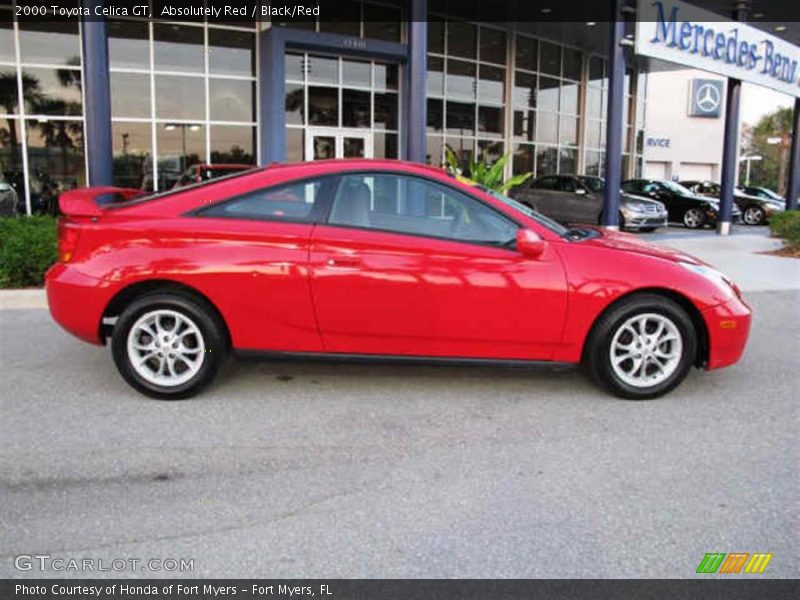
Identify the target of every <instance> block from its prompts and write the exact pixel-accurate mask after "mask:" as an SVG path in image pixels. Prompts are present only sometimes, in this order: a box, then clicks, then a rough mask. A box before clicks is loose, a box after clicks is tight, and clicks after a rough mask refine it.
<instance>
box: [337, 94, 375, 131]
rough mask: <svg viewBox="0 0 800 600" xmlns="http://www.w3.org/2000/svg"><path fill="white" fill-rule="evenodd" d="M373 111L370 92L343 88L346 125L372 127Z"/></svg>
mask: <svg viewBox="0 0 800 600" xmlns="http://www.w3.org/2000/svg"><path fill="white" fill-rule="evenodd" d="M371 113H372V111H371V110H370V97H369V92H364V91H361V90H348V89H344V90H342V125H343V126H344V127H367V128H368V127H370V123H371V120H372V114H371Z"/></svg>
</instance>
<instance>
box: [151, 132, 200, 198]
mask: <svg viewBox="0 0 800 600" xmlns="http://www.w3.org/2000/svg"><path fill="white" fill-rule="evenodd" d="M156 131H157V134H156V143H157V147H158V189H160V190H168V189H170V188H171V187H172V186H174V185H175V183H176V182H177V181H178V179H179V178H180V176H181V173H183V172H184V171H185V170H186V169H187V168H188V167H190V166H191V165H196V164H198V163H203V162H206V134H205V128H204V127H203V126H202V125H200V124H197V123H159V124H158V126H157V128H156Z"/></svg>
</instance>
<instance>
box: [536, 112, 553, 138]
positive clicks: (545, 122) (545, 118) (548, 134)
mask: <svg viewBox="0 0 800 600" xmlns="http://www.w3.org/2000/svg"><path fill="white" fill-rule="evenodd" d="M536 141H537V142H544V143H546V144H557V143H558V115H556V114H553V113H546V112H538V113H536Z"/></svg>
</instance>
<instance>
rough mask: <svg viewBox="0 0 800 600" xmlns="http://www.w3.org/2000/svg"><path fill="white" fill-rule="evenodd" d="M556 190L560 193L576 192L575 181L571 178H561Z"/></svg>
mask: <svg viewBox="0 0 800 600" xmlns="http://www.w3.org/2000/svg"><path fill="white" fill-rule="evenodd" d="M556 189H557V190H558V191H560V192H574V191H575V181H573V180H572V179H571V178H570V177H559V178H558V180H557V184H556Z"/></svg>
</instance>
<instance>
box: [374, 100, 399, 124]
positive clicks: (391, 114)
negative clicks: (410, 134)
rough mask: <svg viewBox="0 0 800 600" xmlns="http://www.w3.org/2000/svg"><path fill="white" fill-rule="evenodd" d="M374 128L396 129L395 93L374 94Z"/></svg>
mask: <svg viewBox="0 0 800 600" xmlns="http://www.w3.org/2000/svg"><path fill="white" fill-rule="evenodd" d="M375 128H376V129H392V130H396V129H397V94H389V93H387V94H375Z"/></svg>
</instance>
